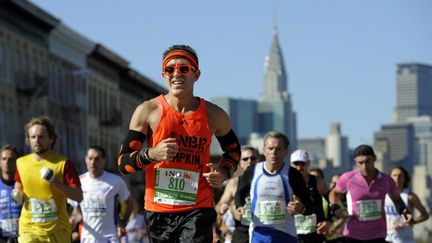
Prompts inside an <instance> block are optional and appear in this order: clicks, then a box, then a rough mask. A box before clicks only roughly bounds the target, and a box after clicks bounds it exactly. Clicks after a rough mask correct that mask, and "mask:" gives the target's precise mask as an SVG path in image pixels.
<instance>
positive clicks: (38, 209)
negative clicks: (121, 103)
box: [0, 45, 429, 243]
mask: <svg viewBox="0 0 432 243" xmlns="http://www.w3.org/2000/svg"><path fill="white" fill-rule="evenodd" d="M161 73H162V77H163V79H164V80H165V82H166V85H167V87H168V93H167V94H164V95H160V96H158V97H156V98H154V99H151V100H148V101H145V102H143V103H142V104H140V105H139V106H138V107H137V108H136V110H135V112H134V113H133V115H132V117H131V119H130V125H129V131H128V132H127V134H125V137H124V140H123V142H122V143H121V146H120V150H119V154H118V157H117V161H116V162H115V163H117V165H118V169H119V172H120V174H121V175H122V176H128V174H133V173H136V172H137V171H143V172H144V175H145V185H143V186H145V196H144V205H138V204H137V199H136V198H134V195H131V193H130V192H129V189H128V187H127V185H126V184H125V182H124V180H123V179H122V177H121V176H119V175H117V174H114V173H110V172H108V171H105V165H106V163H110V161H108V160H107V156H106V153H105V150H104V148H102V147H100V146H98V145H93V146H90V147H89V148H88V149H87V151H86V154H85V155H83V156H84V157H85V163H86V167H87V172H85V173H84V174H82V175H78V173H77V172H76V169H75V167H74V164H73V163H72V162H71V161H70V160H69V159H68V158H67V157H66V156H64V155H62V154H60V153H57V152H55V150H54V147H55V144H56V140H57V133H56V131H55V128H54V126H53V125H52V123H51V122H50V120H49V118H48V117H35V118H33V119H32V120H31V121H30V122H29V123H28V124H27V125H26V127H25V136H26V137H25V138H26V143H27V145H28V146H29V147H30V148H31V153H29V154H27V155H20V154H19V153H18V151H17V150H16V149H15V148H14V147H13V146H11V145H6V146H4V147H2V150H1V164H0V165H1V176H2V180H1V183H0V187H1V188H0V190H1V192H0V233H1V235H0V242H17V241H18V242H59V243H60V242H71V241H76V242H167V243H168V242H170V243H172V242H184V243H189V242H198V243H201V242H204V243H211V242H233V243H236V242H254V243H255V242H263V243H266V242H414V235H413V226H414V225H415V224H417V223H420V222H423V221H425V220H427V219H428V218H429V214H428V212H427V210H426V209H425V207H424V206H423V204H422V202H420V200H419V199H418V197H417V195H416V194H415V193H413V192H412V191H411V190H410V187H409V182H410V175H409V174H408V173H407V171H406V170H405V169H404V168H403V167H401V166H398V167H394V168H392V169H391V171H389V174H386V173H384V172H381V171H379V170H378V169H376V168H375V161H376V154H375V152H374V150H373V148H372V147H371V146H369V145H360V146H358V147H357V148H356V149H355V150H354V154H353V157H354V161H346V163H352V166H353V167H354V169H353V170H351V171H347V172H345V173H343V174H341V175H334V176H332V178H331V184H329V185H327V183H326V182H325V178H324V174H323V172H322V171H321V170H320V169H318V168H311V164H310V159H309V155H308V152H307V151H305V150H301V149H298V150H295V151H294V152H292V153H289V151H290V147H289V144H290V142H289V140H288V137H287V136H286V135H285V134H283V133H281V132H278V131H269V132H268V133H267V134H266V135H265V137H264V142H263V145H262V146H263V147H262V154H259V152H258V149H257V148H254V147H252V146H249V145H243V146H241V145H240V144H239V142H238V139H237V136H236V134H235V132H234V131H233V129H232V127H231V121H230V118H229V116H228V115H227V113H226V112H225V111H224V110H222V109H221V108H220V107H218V106H216V105H214V104H212V103H211V102H209V101H206V100H204V99H202V98H199V97H196V96H194V93H193V90H194V85H195V82H197V81H198V79H199V77H200V74H201V71H200V68H199V61H198V56H197V54H196V52H195V51H194V50H193V49H192V48H191V47H189V46H186V45H174V46H171V47H170V48H169V49H168V50H166V51H165V52H164V53H163V58H162V70H161ZM213 137H215V138H216V140H217V141H214V142H218V143H219V145H220V147H221V149H222V151H223V154H222V156H221V159H220V161H211V157H210V144H211V143H212V138H213ZM135 186H137V185H135ZM138 186H139V185H138ZM140 209H143V210H140ZM140 211H143V214H141V213H140ZM414 211H417V212H416V214H415V215H416V217H414V214H413V213H414Z"/></svg>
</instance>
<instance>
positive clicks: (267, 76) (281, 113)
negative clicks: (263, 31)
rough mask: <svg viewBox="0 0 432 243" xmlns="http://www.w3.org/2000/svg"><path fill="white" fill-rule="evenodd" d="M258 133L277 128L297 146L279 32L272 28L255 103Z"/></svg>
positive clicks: (294, 115)
mask: <svg viewBox="0 0 432 243" xmlns="http://www.w3.org/2000/svg"><path fill="white" fill-rule="evenodd" d="M258 113H259V118H260V119H259V121H260V124H259V125H258V126H259V128H260V130H259V132H261V133H266V132H268V131H269V130H278V131H280V132H283V133H285V134H286V135H287V136H288V138H289V140H290V147H291V148H297V118H296V114H295V112H294V111H293V108H292V103H291V96H290V94H289V92H288V75H287V73H286V71H285V64H284V61H283V56H282V51H281V48H280V45H279V38H278V32H277V29H276V27H274V28H273V34H272V43H271V47H270V51H269V53H268V54H267V56H266V57H265V62H264V96H263V97H262V99H261V100H260V101H259V103H258Z"/></svg>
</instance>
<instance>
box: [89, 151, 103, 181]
mask: <svg viewBox="0 0 432 243" xmlns="http://www.w3.org/2000/svg"><path fill="white" fill-rule="evenodd" d="M85 161H86V166H87V170H88V172H89V173H90V175H91V176H92V177H94V178H97V177H99V176H101V175H102V173H103V171H104V168H105V163H106V160H105V159H104V158H102V155H101V153H100V152H99V151H98V150H96V149H89V150H87V154H86V157H85Z"/></svg>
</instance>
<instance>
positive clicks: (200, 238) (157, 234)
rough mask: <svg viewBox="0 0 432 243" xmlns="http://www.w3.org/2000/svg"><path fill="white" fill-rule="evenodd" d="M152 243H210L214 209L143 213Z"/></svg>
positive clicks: (214, 215)
mask: <svg viewBox="0 0 432 243" xmlns="http://www.w3.org/2000/svg"><path fill="white" fill-rule="evenodd" d="M145 218H146V223H147V227H148V231H149V235H150V239H151V242H152V243H189V242H190V243H195V242H196V243H207V242H208V243H212V241H213V232H212V227H213V224H214V223H215V222H216V211H215V210H214V208H200V209H195V210H190V211H185V212H178V213H156V212H148V211H146V212H145Z"/></svg>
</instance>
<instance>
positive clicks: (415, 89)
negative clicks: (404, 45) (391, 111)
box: [396, 63, 432, 123]
mask: <svg viewBox="0 0 432 243" xmlns="http://www.w3.org/2000/svg"><path fill="white" fill-rule="evenodd" d="M396 84H397V91H396V92H397V94H396V102H397V104H396V121H397V122H399V123H401V122H402V123H404V122H407V121H406V119H407V118H409V117H415V116H421V115H428V116H432V95H431V94H432V66H428V65H424V64H418V63H407V64H398V66H397V72H396Z"/></svg>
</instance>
